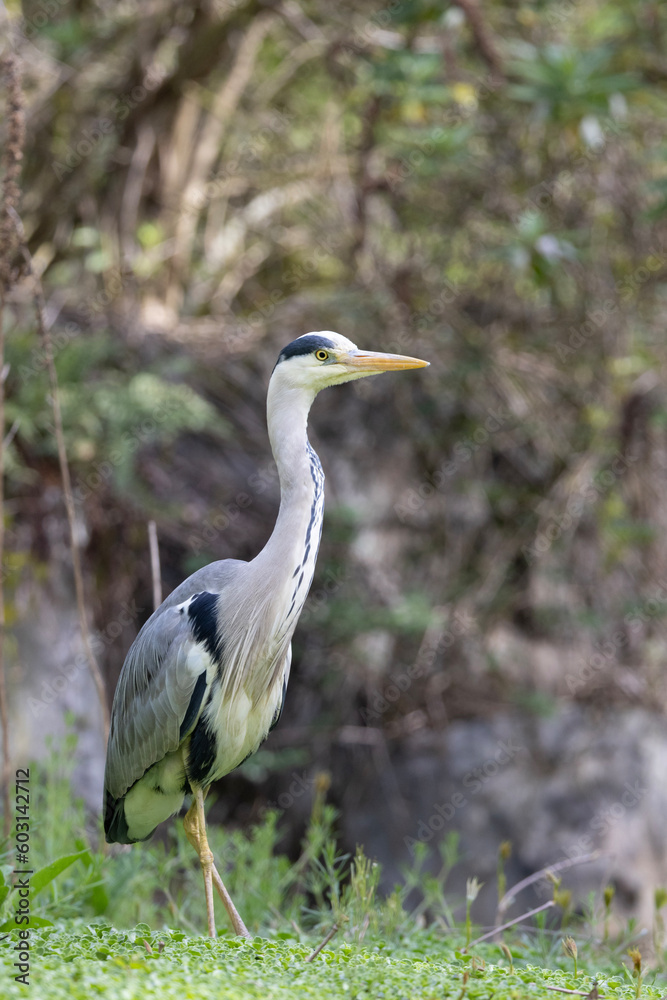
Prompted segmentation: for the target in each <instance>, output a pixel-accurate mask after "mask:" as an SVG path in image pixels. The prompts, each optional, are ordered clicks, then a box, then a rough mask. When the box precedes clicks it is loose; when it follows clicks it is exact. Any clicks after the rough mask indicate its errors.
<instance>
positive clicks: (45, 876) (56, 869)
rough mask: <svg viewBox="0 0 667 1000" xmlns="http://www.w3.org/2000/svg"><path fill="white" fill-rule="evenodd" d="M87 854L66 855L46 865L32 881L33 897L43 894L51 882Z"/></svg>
mask: <svg viewBox="0 0 667 1000" xmlns="http://www.w3.org/2000/svg"><path fill="white" fill-rule="evenodd" d="M86 853H87V852H86V851H77V853H76V854H64V855H63V856H62V858H56V860H55V861H52V862H51V864H50V865H46V867H45V868H40V870H39V871H38V872H35V874H34V875H33V876H32V878H31V879H30V888H31V889H32V894H33V896H36V895H37V893H38V892H41V891H42V889H43V888H44V887H45V886H47V885H48V884H49V882H53V880H54V878H55V877H56V876H57V875H60V873H61V872H64V871H65V869H66V868H69V867H70V865H73V864H74V862H75V861H78V860H79V859H80V858H82V857H83V855H84V854H86Z"/></svg>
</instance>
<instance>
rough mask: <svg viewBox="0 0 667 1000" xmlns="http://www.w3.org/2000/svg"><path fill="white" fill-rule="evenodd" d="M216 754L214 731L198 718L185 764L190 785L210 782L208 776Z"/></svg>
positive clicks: (204, 785)
mask: <svg viewBox="0 0 667 1000" xmlns="http://www.w3.org/2000/svg"><path fill="white" fill-rule="evenodd" d="M216 754H217V740H216V738H215V733H214V732H213V731H212V730H211V729H209V728H208V726H207V724H206V722H205V721H204V719H203V718H200V719H199V722H198V723H197V725H196V726H195V728H194V730H193V731H192V736H191V737H190V747H189V749H188V760H187V764H186V766H185V770H186V774H187V777H188V781H189V782H190V785H199V786H203V787H204V788H205V787H206V786H207V785H209V784H210V781H209V780H208V776H209V774H210V772H211V768H212V767H213V765H214V763H215V758H216Z"/></svg>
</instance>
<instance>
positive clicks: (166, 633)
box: [104, 607, 214, 799]
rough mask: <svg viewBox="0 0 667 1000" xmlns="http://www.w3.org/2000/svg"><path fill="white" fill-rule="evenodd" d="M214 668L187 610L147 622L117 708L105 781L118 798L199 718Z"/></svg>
mask: <svg viewBox="0 0 667 1000" xmlns="http://www.w3.org/2000/svg"><path fill="white" fill-rule="evenodd" d="M212 669H214V665H213V662H212V659H211V657H210V656H208V654H207V653H206V651H205V650H204V649H203V648H202V647H201V646H200V645H199V644H198V643H197V641H196V639H195V637H194V635H193V632H192V625H191V621H190V618H189V616H188V615H187V614H183V613H180V612H179V610H178V608H177V607H171V608H167V609H165V610H163V611H162V610H161V613H160V614H156V615H153V617H152V618H150V619H149V620H148V622H146V624H145V625H144V627H143V629H142V630H141V632H140V633H139V635H138V636H137V638H136V639H135V641H134V643H133V644H132V646H131V648H130V651H129V652H128V654H127V658H126V660H125V663H124V665H123V669H122V672H121V676H120V679H119V681H118V687H117V688H116V694H115V696H114V701H113V708H112V712H111V726H110V731H109V744H108V747H107V764H106V771H105V776H104V784H105V788H106V790H107V791H108V792H110V793H111V795H112V796H113V798H114V799H119V798H121V796H123V795H124V794H125V793H126V792H127V790H128V789H129V788H131V786H132V785H133V784H134V783H135V781H137V780H138V779H139V778H140V777H141V776H142V775H143V774H144V773H145V772H146V771H147V770H148V768H149V767H151V766H152V765H153V764H155V763H157V762H158V761H159V760H162V758H163V757H165V755H166V754H168V753H170V752H172V751H174V750H177V749H178V747H179V745H180V743H181V742H182V740H183V739H184V738H185V736H186V735H187V732H188V731H189V730H191V729H192V727H194V725H195V723H196V721H197V717H198V711H197V710H198V709H199V708H200V706H201V703H202V701H203V700H204V696H205V694H206V689H207V688H208V686H209V684H210V681H211V679H212V678H211V676H210V675H211V674H212ZM207 674H208V675H209V677H207ZM202 675H203V682H202ZM195 695H199V698H198V699H197V698H196V697H195V698H194V699H193V696H195ZM197 700H198V701H199V705H195V704H194V702H195V701H197ZM184 722H185V723H186V729H185V731H184V727H183V723H184Z"/></svg>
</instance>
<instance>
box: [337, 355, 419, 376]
mask: <svg viewBox="0 0 667 1000" xmlns="http://www.w3.org/2000/svg"><path fill="white" fill-rule="evenodd" d="M337 362H338V364H339V365H345V367H346V368H347V369H348V370H349V371H350V372H367V373H368V374H369V375H370V374H371V373H373V372H397V371H402V370H403V369H406V368H428V366H429V364H430V361H421V360H420V359H419V358H408V357H405V356H404V355H403V354H379V353H377V352H376V351H355V352H354V353H353V354H343V355H341V356H340V357H339V358H338V359H337Z"/></svg>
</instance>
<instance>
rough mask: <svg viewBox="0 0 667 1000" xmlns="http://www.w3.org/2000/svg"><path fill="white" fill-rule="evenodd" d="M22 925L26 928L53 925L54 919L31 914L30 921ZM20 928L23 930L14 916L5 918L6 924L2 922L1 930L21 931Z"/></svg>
mask: <svg viewBox="0 0 667 1000" xmlns="http://www.w3.org/2000/svg"><path fill="white" fill-rule="evenodd" d="M22 927H23V929H24V930H25V929H27V928H29V927H53V921H52V920H47V919H46V917H33V916H31V917H30V923H28V924H23V925H22ZM20 930H21V927H19V926H18V925H17V923H16V921H15V920H14V917H12V918H11V919H10V920H5V922H4V924H0V932H2V931H20Z"/></svg>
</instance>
